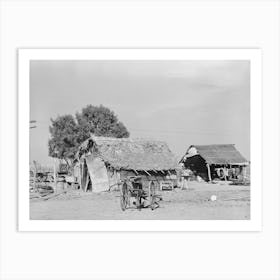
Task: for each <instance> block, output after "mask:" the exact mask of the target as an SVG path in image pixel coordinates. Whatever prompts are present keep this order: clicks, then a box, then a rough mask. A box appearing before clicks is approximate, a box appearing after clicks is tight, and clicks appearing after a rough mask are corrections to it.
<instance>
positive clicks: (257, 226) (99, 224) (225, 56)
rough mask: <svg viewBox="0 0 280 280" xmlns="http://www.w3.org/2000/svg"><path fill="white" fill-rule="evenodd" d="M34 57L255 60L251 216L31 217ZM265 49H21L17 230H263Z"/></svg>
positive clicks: (50, 58) (252, 71)
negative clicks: (31, 81) (31, 78)
mask: <svg viewBox="0 0 280 280" xmlns="http://www.w3.org/2000/svg"><path fill="white" fill-rule="evenodd" d="M30 60H250V65H251V72H250V73H251V78H250V79H251V86H250V88H251V163H252V164H251V219H250V220H228V221H221V220H208V221H206V220H172V221H171V220H168V221H166V220H149V221H146V220H137V221H136V220H129V221H128V220H109V221H108V220H30V219H29V192H28V191H27V189H26V184H29V149H27V147H29V66H30ZM261 69H262V67H261V50H260V49H19V50H18V97H19V99H18V100H19V113H18V130H19V131H18V133H19V139H18V151H19V160H18V170H19V176H18V182H19V186H18V201H19V205H18V230H19V231H77V229H79V230H78V231H261V229H262V156H261V154H262V153H261V151H262V125H261V124H262V71H261Z"/></svg>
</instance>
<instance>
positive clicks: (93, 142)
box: [80, 136, 178, 171]
mask: <svg viewBox="0 0 280 280" xmlns="http://www.w3.org/2000/svg"><path fill="white" fill-rule="evenodd" d="M90 146H92V147H93V150H92V151H90ZM93 151H94V152H95V153H97V154H98V156H100V157H101V158H102V159H103V160H104V162H105V163H107V164H108V165H110V166H112V167H114V168H115V169H127V170H137V171H140V170H146V171H152V170H156V171H159V170H174V169H176V168H177V167H178V164H177V161H176V158H175V156H174V155H173V154H172V152H171V151H170V150H169V148H168V146H167V144H166V143H165V142H162V141H155V140H147V139H132V138H109V137H97V136H92V137H91V138H89V139H88V140H86V141H85V142H84V143H83V144H82V145H81V147H80V154H85V153H90V152H93Z"/></svg>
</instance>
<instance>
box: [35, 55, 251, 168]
mask: <svg viewBox="0 0 280 280" xmlns="http://www.w3.org/2000/svg"><path fill="white" fill-rule="evenodd" d="M88 104H92V105H97V106H98V105H100V104H102V105H104V106H106V107H108V108H110V109H111V110H113V111H114V112H115V114H116V115H117V116H118V118H119V120H120V121H121V122H123V124H124V125H125V126H126V127H127V129H128V131H129V132H130V137H132V138H149V139H157V140H163V141H165V142H167V144H168V146H169V148H170V149H171V151H172V152H173V153H174V154H175V155H176V156H177V158H178V159H180V158H181V157H182V156H183V155H184V153H185V152H186V150H187V149H188V147H189V146H190V145H195V144H197V145H208V144H235V145H236V148H237V149H238V150H239V151H240V152H241V153H242V154H243V155H244V156H245V157H246V158H247V159H248V160H250V62H249V61H246V60H230V61H224V60H223V61H215V60H207V61H206V60H204V61H198V60H186V61H182V60H178V61H151V60H149V61H145V60H141V61H132V60H127V61H121V60H117V61H116V60H115V61H110V60H107V61H104V60H102V61H101V60H100V61H96V60H95V61H94V60H86V61H62V60H60V61H58V60H57V61H51V60H48V61H46V60H45V61H38V60H33V61H31V62H30V120H36V121H37V127H36V128H34V129H30V161H33V160H36V161H38V162H39V163H41V164H43V165H49V164H51V159H50V158H49V157H48V139H49V138H50V134H49V125H50V119H51V118H56V117H57V116H59V115H63V114H73V115H74V114H75V113H76V112H79V111H81V109H82V108H83V107H85V106H87V105H88Z"/></svg>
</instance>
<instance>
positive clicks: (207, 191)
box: [30, 182, 250, 220]
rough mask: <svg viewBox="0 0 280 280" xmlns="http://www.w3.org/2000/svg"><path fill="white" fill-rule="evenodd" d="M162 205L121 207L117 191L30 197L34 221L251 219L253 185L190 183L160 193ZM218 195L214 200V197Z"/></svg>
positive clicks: (73, 192)
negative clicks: (154, 207) (184, 187)
mask: <svg viewBox="0 0 280 280" xmlns="http://www.w3.org/2000/svg"><path fill="white" fill-rule="evenodd" d="M159 193H160V195H161V196H162V201H160V203H159V205H160V207H159V208H157V209H155V210H153V211H152V210H151V209H150V208H143V209H141V210H140V211H139V210H137V209H135V207H133V206H132V207H130V208H129V209H126V210H125V211H122V210H121V207H120V193H119V192H118V191H112V192H104V193H83V192H80V191H78V190H69V191H68V192H67V193H65V194H61V195H58V196H56V197H53V198H51V199H49V200H41V199H31V200H30V219H32V220H248V219H250V187H249V186H232V185H220V184H208V183H198V182H189V189H188V190H181V189H174V190H173V191H162V192H159ZM213 195H215V196H216V197H217V199H216V201H211V199H210V198H211V196H213Z"/></svg>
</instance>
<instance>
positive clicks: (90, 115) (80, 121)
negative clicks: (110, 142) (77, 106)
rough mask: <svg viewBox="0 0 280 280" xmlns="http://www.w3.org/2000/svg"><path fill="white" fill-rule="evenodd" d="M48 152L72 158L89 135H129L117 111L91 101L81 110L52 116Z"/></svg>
mask: <svg viewBox="0 0 280 280" xmlns="http://www.w3.org/2000/svg"><path fill="white" fill-rule="evenodd" d="M49 130H50V134H51V138H50V139H49V143H48V146H49V156H51V157H56V158H60V159H65V160H66V161H67V160H73V159H74V157H75V154H76V152H77V148H78V147H79V146H80V145H81V143H82V142H84V141H85V140H86V139H88V138H89V137H90V135H91V134H94V135H96V136H106V137H116V138H127V137H129V132H128V130H127V128H126V127H125V126H124V124H123V123H122V122H120V121H119V120H118V117H117V116H116V115H115V113H114V112H113V111H112V110H110V109H109V108H107V107H104V106H103V105H100V106H93V105H88V106H86V107H85V108H83V109H82V111H81V113H79V112H78V113H76V114H75V116H73V115H70V114H68V115H62V116H58V117H57V118H56V119H51V125H50V127H49Z"/></svg>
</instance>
